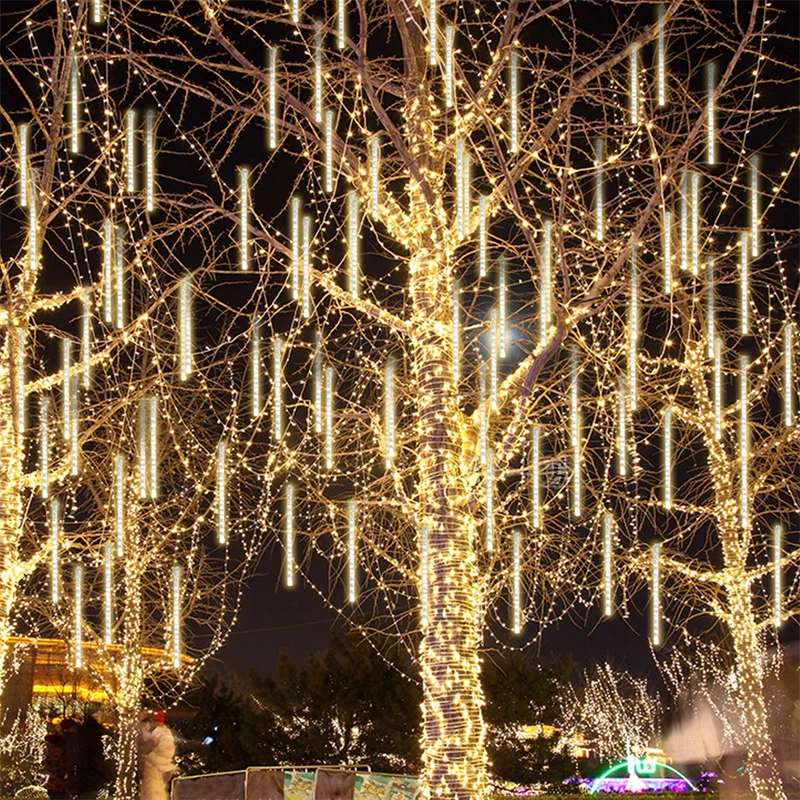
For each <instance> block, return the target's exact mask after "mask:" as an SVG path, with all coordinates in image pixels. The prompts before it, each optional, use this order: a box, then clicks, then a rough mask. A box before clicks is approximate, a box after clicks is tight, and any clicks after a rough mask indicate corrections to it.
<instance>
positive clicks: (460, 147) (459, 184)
mask: <svg viewBox="0 0 800 800" xmlns="http://www.w3.org/2000/svg"><path fill="white" fill-rule="evenodd" d="M464 228H465V225H464V140H463V139H462V138H460V137H459V138H458V139H457V140H456V235H457V236H458V240H459V241H461V240H462V239H463V238H464Z"/></svg>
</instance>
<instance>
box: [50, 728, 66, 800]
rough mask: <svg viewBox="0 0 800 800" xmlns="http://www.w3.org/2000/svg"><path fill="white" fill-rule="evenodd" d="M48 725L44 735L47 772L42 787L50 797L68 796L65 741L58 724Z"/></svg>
mask: <svg viewBox="0 0 800 800" xmlns="http://www.w3.org/2000/svg"><path fill="white" fill-rule="evenodd" d="M49 727H50V730H49V731H48V733H47V735H46V736H45V737H44V741H45V754H44V771H45V772H46V773H47V781H46V782H45V785H44V788H45V789H47V794H48V796H49V797H51V798H59V799H61V798H68V797H69V795H68V794H67V758H66V742H65V741H64V736H63V734H62V733H61V730H60V728H59V726H58V725H56V724H51V725H50V726H49Z"/></svg>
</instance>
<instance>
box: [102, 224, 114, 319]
mask: <svg viewBox="0 0 800 800" xmlns="http://www.w3.org/2000/svg"><path fill="white" fill-rule="evenodd" d="M103 322H105V323H107V324H109V325H112V324H113V322H114V223H113V222H112V221H111V219H107V220H106V221H105V225H104V226H103Z"/></svg>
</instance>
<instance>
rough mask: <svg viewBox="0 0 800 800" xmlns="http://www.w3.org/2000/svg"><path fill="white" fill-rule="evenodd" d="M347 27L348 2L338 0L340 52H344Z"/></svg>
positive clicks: (337, 18)
mask: <svg viewBox="0 0 800 800" xmlns="http://www.w3.org/2000/svg"><path fill="white" fill-rule="evenodd" d="M346 27H347V0H336V34H337V36H336V44H337V46H338V48H339V49H340V50H344V45H345V41H344V38H345V32H346Z"/></svg>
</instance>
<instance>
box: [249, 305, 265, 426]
mask: <svg viewBox="0 0 800 800" xmlns="http://www.w3.org/2000/svg"><path fill="white" fill-rule="evenodd" d="M261 324H262V323H261V317H260V316H259V315H258V314H256V315H254V316H253V327H252V329H251V331H250V401H251V406H250V414H251V415H252V417H253V419H256V418H257V417H259V416H261V409H262V408H263V405H264V400H263V397H262V391H261Z"/></svg>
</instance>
